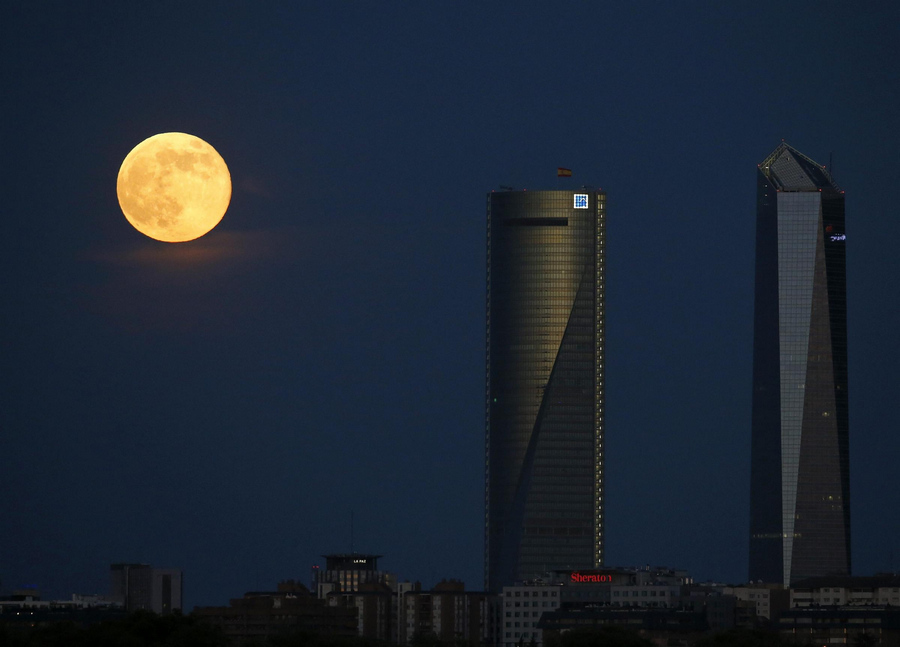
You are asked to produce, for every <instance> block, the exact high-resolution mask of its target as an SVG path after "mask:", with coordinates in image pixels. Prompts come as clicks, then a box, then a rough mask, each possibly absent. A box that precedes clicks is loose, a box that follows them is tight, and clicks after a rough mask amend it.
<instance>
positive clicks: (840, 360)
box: [750, 143, 850, 585]
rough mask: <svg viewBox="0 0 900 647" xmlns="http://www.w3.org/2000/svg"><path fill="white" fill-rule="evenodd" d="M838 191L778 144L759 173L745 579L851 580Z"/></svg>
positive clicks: (811, 163)
mask: <svg viewBox="0 0 900 647" xmlns="http://www.w3.org/2000/svg"><path fill="white" fill-rule="evenodd" d="M845 241H846V234H845V231H844V192H843V191H841V190H840V188H839V187H838V186H837V185H836V184H835V183H834V180H833V179H832V177H831V176H830V175H829V173H828V172H827V171H826V170H825V168H824V167H823V166H821V165H819V164H817V163H815V162H814V161H812V160H811V159H809V158H808V157H806V156H805V155H803V154H802V153H800V152H799V151H797V150H796V149H794V148H792V147H790V146H788V145H787V144H784V143H782V144H781V145H779V146H778V148H776V149H775V151H774V152H773V153H772V154H771V155H769V156H768V157H767V158H766V159H765V160H764V161H763V162H762V164H760V165H759V172H758V173H757V197H756V300H755V312H754V332H753V419H752V439H751V484H750V485H751V493H750V497H751V500H750V579H751V580H763V581H765V582H781V583H784V584H785V585H789V584H791V583H793V582H796V581H798V580H801V579H804V578H807V577H814V576H819V575H826V574H832V573H834V574H849V573H850V478H849V453H848V417H847V296H846V293H847V289H846V274H845V264H846V263H845V259H846V251H845V250H846V247H845V245H846V242H845Z"/></svg>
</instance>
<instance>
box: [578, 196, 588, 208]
mask: <svg viewBox="0 0 900 647" xmlns="http://www.w3.org/2000/svg"><path fill="white" fill-rule="evenodd" d="M575 208H576V209H587V208H588V197H587V193H576V194H575Z"/></svg>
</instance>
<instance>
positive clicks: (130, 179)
mask: <svg viewBox="0 0 900 647" xmlns="http://www.w3.org/2000/svg"><path fill="white" fill-rule="evenodd" d="M116 193H117V194H118V196H119V206H121V207H122V213H124V214H125V217H126V218H128V222H130V223H131V224H132V225H133V226H134V228H135V229H137V230H138V231H139V232H141V233H142V234H144V235H146V236H149V237H150V238H155V239H156V240H162V241H165V242H167V243H181V242H184V241H188V240H194V239H195V238H199V237H200V236H202V235H204V234H206V233H207V232H209V231H210V230H211V229H212V228H213V227H215V226H216V225H217V224H219V221H220V220H222V216H224V215H225V210H226V209H228V203H229V202H230V201H231V175H230V174H229V173H228V167H227V166H226V165H225V160H223V159H222V156H221V155H219V154H218V153H217V152H216V149H214V148H213V147H212V146H210V145H209V144H207V143H206V142H205V141H203V140H202V139H200V138H199V137H194V136H193V135H188V134H185V133H162V134H160V135H154V136H153V137H150V138H149V139H145V140H144V141H142V142H141V143H140V144H138V145H137V146H135V147H134V149H132V151H131V152H130V153H128V155H127V156H126V157H125V161H123V162H122V168H120V169H119V177H118V180H117V181H116Z"/></svg>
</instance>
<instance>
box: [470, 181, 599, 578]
mask: <svg viewBox="0 0 900 647" xmlns="http://www.w3.org/2000/svg"><path fill="white" fill-rule="evenodd" d="M605 230H606V194H605V193H603V192H602V191H597V190H588V189H583V190H581V191H505V192H498V193H490V194H488V197H487V357H486V360H487V361H486V364H487V388H486V418H487V419H486V435H485V586H486V588H487V589H488V590H492V591H497V590H499V589H500V588H501V587H502V586H505V585H509V584H512V583H513V582H516V581H522V580H529V579H534V578H536V577H540V576H542V575H544V574H545V573H548V572H549V571H552V570H556V569H569V568H572V569H576V568H592V567H594V566H597V565H600V564H602V563H603V541H604V535H603V500H604V499H603V497H604V492H603V482H604V476H605V475H604V470H603V437H604V429H603V377H604V375H603V335H604V333H603V293H604V290H603V288H604V264H605V263H604V254H603V251H604V248H605V245H606V241H605Z"/></svg>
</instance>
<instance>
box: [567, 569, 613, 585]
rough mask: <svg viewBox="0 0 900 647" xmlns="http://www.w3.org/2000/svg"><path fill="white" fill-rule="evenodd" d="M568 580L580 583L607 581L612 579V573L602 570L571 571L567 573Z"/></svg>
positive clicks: (609, 581)
mask: <svg viewBox="0 0 900 647" xmlns="http://www.w3.org/2000/svg"><path fill="white" fill-rule="evenodd" d="M569 581H570V582H574V583H578V584H582V583H586V582H608V583H611V582H612V581H613V576H612V573H604V572H603V571H572V573H571V574H570V575H569Z"/></svg>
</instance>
